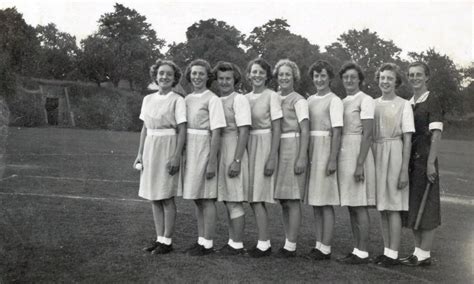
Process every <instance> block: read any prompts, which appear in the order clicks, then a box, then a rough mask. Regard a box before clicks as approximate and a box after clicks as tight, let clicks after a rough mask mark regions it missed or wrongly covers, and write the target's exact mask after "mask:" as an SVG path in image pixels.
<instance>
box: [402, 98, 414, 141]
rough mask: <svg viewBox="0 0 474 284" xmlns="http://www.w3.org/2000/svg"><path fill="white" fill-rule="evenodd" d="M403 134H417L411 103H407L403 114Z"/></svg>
mask: <svg viewBox="0 0 474 284" xmlns="http://www.w3.org/2000/svg"><path fill="white" fill-rule="evenodd" d="M402 132H403V133H408V132H415V121H414V118H413V109H412V107H411V104H410V102H409V101H405V105H404V106H403V113H402Z"/></svg>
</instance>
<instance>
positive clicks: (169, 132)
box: [146, 128, 176, 136]
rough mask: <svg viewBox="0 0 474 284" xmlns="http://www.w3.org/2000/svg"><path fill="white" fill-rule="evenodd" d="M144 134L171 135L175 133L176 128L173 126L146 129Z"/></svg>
mask: <svg viewBox="0 0 474 284" xmlns="http://www.w3.org/2000/svg"><path fill="white" fill-rule="evenodd" d="M146 134H147V135H151V136H172V135H176V129H174V128H163V129H147V130H146Z"/></svg>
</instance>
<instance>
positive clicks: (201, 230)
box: [194, 199, 204, 237]
mask: <svg viewBox="0 0 474 284" xmlns="http://www.w3.org/2000/svg"><path fill="white" fill-rule="evenodd" d="M194 203H195V204H196V219H197V226H198V237H204V213H203V206H202V200H201V199H196V200H194Z"/></svg>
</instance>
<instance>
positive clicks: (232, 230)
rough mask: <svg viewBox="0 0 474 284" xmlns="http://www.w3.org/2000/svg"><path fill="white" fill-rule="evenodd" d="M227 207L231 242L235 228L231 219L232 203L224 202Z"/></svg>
mask: <svg viewBox="0 0 474 284" xmlns="http://www.w3.org/2000/svg"><path fill="white" fill-rule="evenodd" d="M224 204H225V207H226V209H227V212H226V213H227V224H229V240H233V238H234V228H233V226H232V218H231V217H230V212H231V211H232V206H233V205H232V203H231V202H227V201H224Z"/></svg>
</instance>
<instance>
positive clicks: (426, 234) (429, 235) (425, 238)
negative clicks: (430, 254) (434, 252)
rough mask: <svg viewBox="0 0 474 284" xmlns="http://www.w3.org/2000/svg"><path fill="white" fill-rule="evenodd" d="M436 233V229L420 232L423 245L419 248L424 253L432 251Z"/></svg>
mask: <svg viewBox="0 0 474 284" xmlns="http://www.w3.org/2000/svg"><path fill="white" fill-rule="evenodd" d="M435 231H436V229H432V230H420V233H421V244H420V246H419V248H420V249H422V250H424V251H431V248H432V247H433V240H434V236H435Z"/></svg>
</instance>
